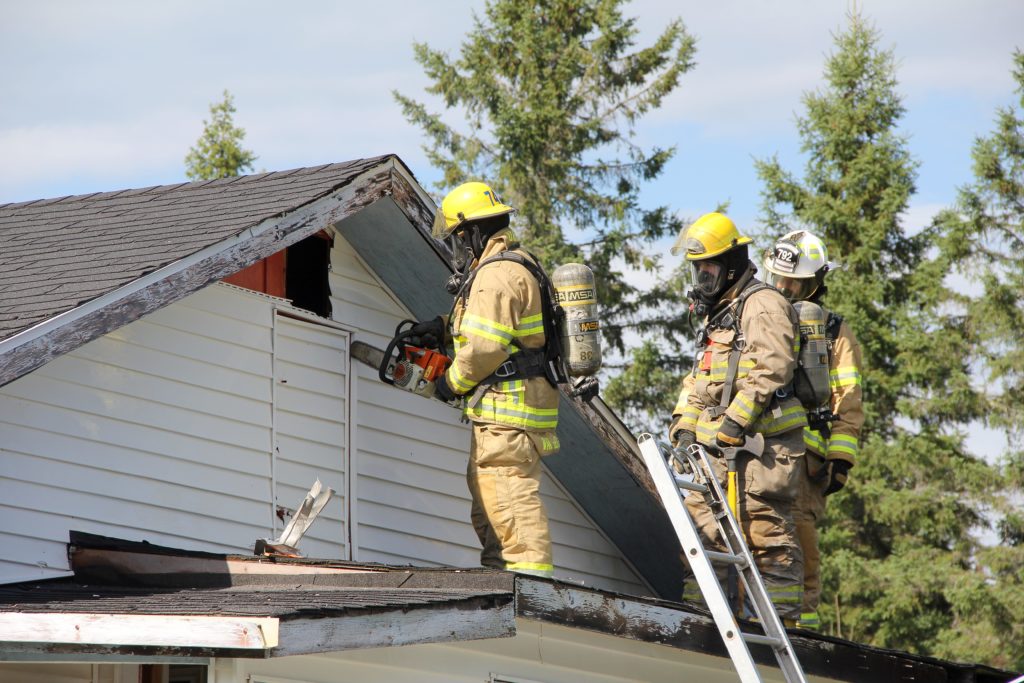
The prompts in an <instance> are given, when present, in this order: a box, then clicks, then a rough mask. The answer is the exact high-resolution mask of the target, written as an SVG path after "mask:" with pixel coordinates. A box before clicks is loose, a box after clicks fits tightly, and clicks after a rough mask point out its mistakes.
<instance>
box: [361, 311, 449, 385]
mask: <svg viewBox="0 0 1024 683" xmlns="http://www.w3.org/2000/svg"><path fill="white" fill-rule="evenodd" d="M415 324H416V323H415V321H413V320H403V321H402V322H400V323H399V324H398V327H397V328H395V336H394V337H393V338H392V339H391V341H390V342H388V345H387V347H386V348H385V349H384V350H383V351H381V350H380V349H378V348H376V347H374V346H370V345H369V344H366V343H364V342H359V341H354V342H352V349H351V354H352V356H353V357H354V358H356V359H358V360H361V361H362V362H364V363H366V364H367V365H369V366H371V367H375V368H377V375H378V376H379V377H380V380H381V381H382V382H384V383H385V384H390V385H391V386H393V387H397V388H399V389H403V390H405V391H410V392H412V393H414V394H417V395H419V396H425V397H427V398H434V382H435V381H436V380H437V378H438V377H439V376H440V375H442V374H444V371H445V370H447V369H448V365H449V364H450V363H451V359H450V358H448V356H447V355H445V354H444V353H443V352H442V351H441V350H440V349H432V348H429V347H427V346H420V345H419V344H420V343H421V342H420V340H419V339H418V338H416V337H415V336H414V335H413V334H412V330H411V328H412V326H413V325H415ZM440 343H441V342H438V345H440Z"/></svg>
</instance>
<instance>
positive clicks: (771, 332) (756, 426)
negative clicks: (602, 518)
mask: <svg viewBox="0 0 1024 683" xmlns="http://www.w3.org/2000/svg"><path fill="white" fill-rule="evenodd" d="M750 241H751V240H750V238H749V237H744V236H742V235H740V233H739V231H738V230H737V229H736V226H735V225H734V224H733V222H732V221H731V220H730V219H729V218H728V217H726V216H724V215H723V214H721V213H709V214H706V215H704V216H701V217H700V218H699V219H697V221H695V222H694V223H693V224H692V225H690V226H689V228H688V229H687V230H686V231H685V232H684V233H683V234H682V235H681V236H680V239H679V240H678V241H677V243H676V246H675V247H673V253H680V252H683V253H685V256H686V260H687V261H688V262H689V264H690V267H691V284H692V290H691V292H690V297H691V299H692V300H693V307H694V311H695V312H697V313H698V314H699V315H700V316H701V318H702V319H703V328H702V329H701V331H700V334H699V338H698V343H697V355H696V359H695V362H694V367H693V369H692V370H691V372H690V373H689V375H688V376H687V377H686V378H685V379H684V381H683V389H682V392H681V394H680V400H679V402H678V404H677V405H676V408H675V410H674V411H673V413H674V414H673V418H674V419H673V422H672V425H671V427H670V430H669V434H670V437H671V439H672V441H673V443H675V444H676V445H677V447H681V448H685V447H687V446H689V445H690V444H692V443H694V442H699V443H701V444H703V445H704V446H705V447H707V448H708V450H709V452H711V453H712V454H715V453H720V449H721V448H723V447H731V446H737V445H740V444H742V443H743V442H744V440H745V438H746V435H748V434H753V433H760V434H763V435H764V440H765V448H764V453H763V454H762V455H761V456H760V457H756V458H755V457H751V456H749V455H748V456H741V457H740V460H739V462H738V463H737V468H738V472H739V479H740V482H739V490H740V493H741V496H740V498H741V500H740V509H739V518H740V519H739V521H740V526H741V527H742V529H743V532H744V534H745V536H746V538H747V541H748V543H749V545H750V549H751V552H752V553H753V555H754V560H755V562H756V563H757V566H758V569H759V570H760V572H761V575H762V577H763V579H764V583H765V587H766V588H767V589H768V593H769V595H770V596H771V599H772V603H773V604H774V605H775V608H776V610H777V611H778V613H779V616H780V617H782V618H783V619H784V620H786V621H787V622H789V623H794V622H795V621H796V619H797V618H798V617H799V613H800V599H801V595H800V593H801V584H802V581H803V557H802V554H801V552H800V545H799V543H798V541H797V536H796V526H795V524H794V521H793V511H792V509H793V505H794V502H795V500H796V496H797V490H798V484H799V472H800V469H799V468H802V467H803V455H804V445H803V428H804V427H805V426H806V424H807V419H806V416H805V413H804V409H803V406H802V405H801V404H800V402H799V401H798V400H796V399H795V398H794V397H793V395H792V392H791V383H792V381H793V373H794V370H795V369H796V364H797V356H796V353H797V343H798V339H799V337H798V330H797V319H796V313H795V311H794V310H793V307H792V306H791V305H790V303H789V302H788V301H786V299H785V298H784V297H783V296H781V295H780V294H779V292H778V291H777V290H776V289H774V288H773V287H769V286H767V285H765V284H764V283H762V282H760V281H759V280H757V279H756V278H755V277H754V275H755V273H756V272H757V268H756V267H755V266H754V264H753V263H751V261H750V259H749V255H748V253H747V245H748V244H749V243H750ZM712 460H713V463H714V465H715V468H716V470H718V471H717V472H716V474H717V475H718V476H719V479H720V480H721V482H722V484H723V487H724V486H725V482H726V471H727V470H726V463H725V462H724V458H722V457H715V458H712ZM698 498H699V497H697V496H687V498H686V506H687V508H689V510H690V514H691V515H692V516H693V518H694V520H695V522H696V524H697V526H698V528H699V529H700V530H701V532H702V534H703V535H704V536H705V537H706V541H707V542H708V543H709V545H710V546H712V547H713V546H717V547H718V548H720V549H722V550H724V547H723V546H722V543H721V540H720V539H719V538H718V533H717V527H716V524H715V522H714V519H713V517H712V514H711V511H710V510H709V509H708V507H707V506H706V505H705V503H704V501H703V500H702V499H701V500H698ZM724 575H725V572H724V570H723V571H722V573H721V576H722V577H723V578H724ZM683 596H684V598H686V599H690V600H695V601H696V600H699V599H700V592H699V589H698V588H697V586H696V585H693V584H692V582H689V581H688V582H687V584H686V585H685V586H684V592H683Z"/></svg>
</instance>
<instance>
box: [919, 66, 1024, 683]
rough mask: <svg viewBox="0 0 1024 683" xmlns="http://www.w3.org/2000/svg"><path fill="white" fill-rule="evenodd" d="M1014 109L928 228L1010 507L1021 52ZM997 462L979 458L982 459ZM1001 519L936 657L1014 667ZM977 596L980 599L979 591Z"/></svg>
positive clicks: (1023, 199) (1020, 531) (1023, 95)
mask: <svg viewBox="0 0 1024 683" xmlns="http://www.w3.org/2000/svg"><path fill="white" fill-rule="evenodd" d="M1013 60H1014V69H1013V76H1014V79H1015V80H1016V83H1017V88H1016V90H1017V94H1018V97H1019V100H1018V103H1019V104H1018V106H1017V107H1016V108H1014V107H1007V108H1004V109H1001V110H999V111H998V112H997V116H996V121H995V129H994V130H993V131H992V133H991V134H990V135H988V136H987V137H981V138H978V139H976V140H975V143H974V149H973V152H972V156H973V160H974V181H973V182H972V183H971V184H970V185H968V186H966V187H964V188H962V189H961V190H960V193H959V197H958V201H957V204H956V206H955V207H953V208H951V209H949V210H947V211H944V212H942V213H941V214H940V215H939V216H937V217H936V219H935V221H934V223H933V230H934V231H935V232H936V233H937V234H938V235H939V236H940V240H939V244H940V249H941V252H942V254H943V255H944V257H945V258H946V259H947V260H948V261H949V262H950V263H951V264H952V265H953V266H954V268H955V271H956V273H957V274H958V276H959V282H961V283H964V284H961V285H960V287H959V291H958V292H957V296H956V297H955V299H954V301H953V304H954V305H955V310H956V311H957V314H958V315H961V316H962V318H963V321H964V323H963V324H964V327H965V329H966V330H967V331H968V332H969V333H970V334H971V335H972V336H973V339H974V348H973V351H974V359H975V360H976V361H977V362H978V364H979V367H980V373H981V375H982V377H983V380H984V382H983V386H984V388H985V391H986V392H987V394H988V398H989V403H988V410H987V412H986V413H985V415H984V418H985V421H986V423H987V425H988V426H990V427H993V428H996V429H999V430H1001V431H1003V432H1004V433H1005V434H1006V435H1007V445H1008V448H1007V451H1006V452H1005V453H1004V454H1002V455H1003V460H1002V466H1003V467H1002V472H1003V475H1004V476H1005V482H1006V485H1007V487H1009V488H1008V491H1013V492H1015V493H1016V495H1017V497H1018V499H1019V497H1020V493H1021V487H1022V486H1024V343H1022V337H1021V330H1022V329H1024V260H1022V258H1021V253H1022V250H1024V52H1021V51H1017V52H1016V53H1015V54H1014V56H1013ZM995 455H997V454H994V453H993V454H989V456H990V457H992V456H995ZM991 508H992V510H993V511H994V512H995V513H998V514H1000V515H1001V519H1000V521H999V524H998V532H999V535H1000V537H1001V540H1002V542H1003V546H1001V547H997V548H986V549H984V550H983V551H980V552H979V553H978V556H977V562H976V566H977V567H978V568H979V573H982V576H981V577H980V578H979V579H978V580H977V581H976V582H975V583H973V584H972V583H965V585H964V586H963V588H962V591H961V592H960V593H958V594H957V597H958V598H959V600H958V602H957V603H956V609H957V612H958V617H959V618H960V620H961V621H962V623H966V624H970V625H971V627H970V628H969V629H964V631H965V633H966V634H967V637H965V638H963V639H959V640H958V639H955V638H948V639H945V640H943V641H942V642H941V643H940V646H939V647H938V648H937V651H938V652H941V653H948V656H964V654H965V653H970V652H972V651H973V652H974V653H979V652H980V653H984V654H985V655H986V656H987V657H990V658H992V659H991V661H992V662H993V663H995V664H997V665H1000V666H1005V667H1012V668H1024V645H1021V643H1022V638H1021V635H1022V631H1024V629H1022V627H1021V619H1020V614H1021V609H1022V608H1024V517H1022V516H1021V514H1020V511H1019V509H1018V506H1016V505H1014V504H1013V501H1012V500H1010V499H1009V497H1007V496H999V497H996V498H993V499H992V501H991ZM986 589H987V590H986ZM974 656H975V657H977V654H975V655H974Z"/></svg>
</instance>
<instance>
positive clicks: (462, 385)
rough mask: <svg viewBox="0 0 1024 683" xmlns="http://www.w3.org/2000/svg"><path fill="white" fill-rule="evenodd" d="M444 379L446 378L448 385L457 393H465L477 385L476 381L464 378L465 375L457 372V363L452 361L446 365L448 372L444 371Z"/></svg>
mask: <svg viewBox="0 0 1024 683" xmlns="http://www.w3.org/2000/svg"><path fill="white" fill-rule="evenodd" d="M445 379H446V380H448V386H450V387H451V388H452V389H454V390H455V393H457V394H465V393H466V392H467V391H472V389H473V387H475V386H476V385H477V383H476V382H473V381H472V380H469V379H466V377H464V376H463V374H462V373H461V372H459V364H458V363H452V364H451V365H450V366H449V367H448V372H446V373H445Z"/></svg>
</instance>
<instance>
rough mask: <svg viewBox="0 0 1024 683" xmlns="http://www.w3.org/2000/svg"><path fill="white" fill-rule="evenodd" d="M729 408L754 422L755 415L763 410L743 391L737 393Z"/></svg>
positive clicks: (748, 420)
mask: <svg viewBox="0 0 1024 683" xmlns="http://www.w3.org/2000/svg"><path fill="white" fill-rule="evenodd" d="M729 408H731V409H732V410H733V411H735V412H736V413H738V414H739V415H741V416H742V417H743V418H744V419H745V420H746V421H747V422H753V421H754V417H755V416H756V415H757V414H758V413H759V412H761V409H760V408H758V407H757V405H756V404H755V403H754V402H753V401H751V400H750V399H749V398H747V396H746V395H745V394H743V393H742V392H741V393H738V394H736V397H735V398H733V400H732V403H731V404H730V405H729Z"/></svg>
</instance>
